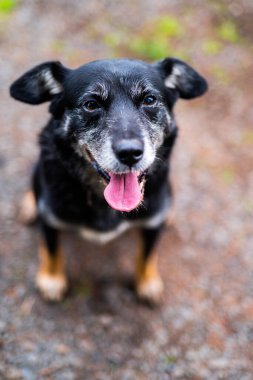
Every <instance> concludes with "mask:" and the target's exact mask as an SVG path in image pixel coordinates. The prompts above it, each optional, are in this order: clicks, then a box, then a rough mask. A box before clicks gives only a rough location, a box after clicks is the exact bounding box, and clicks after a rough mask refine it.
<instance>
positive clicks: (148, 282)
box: [136, 250, 163, 303]
mask: <svg viewBox="0 0 253 380" xmlns="http://www.w3.org/2000/svg"><path fill="white" fill-rule="evenodd" d="M157 261H158V255H157V252H152V253H151V254H150V257H149V258H148V259H147V260H144V255H143V250H142V251H141V252H140V253H139V255H138V257H137V265H136V291H137V295H138V296H139V297H140V298H141V299H144V300H146V301H149V302H151V303H157V302H159V301H160V300H161V296H162V292H163V282H162V279H161V277H160V274H159V271H158V267H157Z"/></svg>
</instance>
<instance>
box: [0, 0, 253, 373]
mask: <svg viewBox="0 0 253 380" xmlns="http://www.w3.org/2000/svg"><path fill="white" fill-rule="evenodd" d="M252 20H253V2H252V0H240V1H235V0H222V1H221V0H219V1H218V0H217V1H216V0H206V1H202V0H192V1H187V0H156V1H155V2H154V1H150V0H145V1H144V0H139V1H133V0H128V1H124V2H123V1H122V2H120V1H118V2H116V1H112V0H103V1H98V0H94V1H86V0H84V1H78V0H72V1H67V0H62V1H60V0H51V1H49V0H48V1H46V0H0V108H1V112H0V115H1V132H0V133H1V134H0V136H1V137H0V172H1V177H0V220H1V223H0V259H1V268H0V271H1V274H0V292H1V293H0V294H1V298H0V302H1V307H0V378H1V379H4V380H5V379H7V380H9V379H12V380H14V379H15V380H19V379H25V380H52V379H53V380H83V379H92V380H107V379H108V380H111V379H115V380H118V379H120V380H121V379H122V380H136V379H137V380H139V379H140V380H142V379H143V380H144V379H145V380H146V379H148V380H149V379H150V380H156V379H157V380H168V379H182V380H183V379H192V380H199V379H208V380H216V379H229V380H239V379H240V380H251V379H253V223H252V214H253V170H252V167H253V129H252V123H253V103H252V99H253V94H252V87H253V86H252V76H253V75H252V74H253V70H252V62H253V22H252ZM166 56H176V57H179V58H181V59H183V60H186V61H187V62H188V63H190V64H191V65H193V66H194V67H195V68H196V69H197V70H198V71H199V72H200V73H202V75H204V76H205V77H206V78H207V79H208V81H209V85H210V90H209V92H208V93H207V95H205V96H204V97H203V98H200V99H197V100H193V101H190V102H186V101H181V102H179V103H178V104H177V105H176V109H175V111H176V116H177V121H178V125H179V127H180V134H179V138H178V141H177V146H176V149H175V151H174V155H173V162H172V180H173V187H174V192H175V201H174V208H175V220H174V223H173V225H172V226H171V227H170V226H169V225H168V226H167V228H166V231H165V234H164V236H163V238H162V239H161V242H160V243H159V246H158V247H157V249H158V250H159V254H160V267H161V272H162V277H163V278H164V281H165V287H166V289H165V295H164V300H163V303H162V305H161V306H160V307H158V308H156V309H151V308H148V307H147V306H145V305H142V304H140V303H138V302H137V300H136V298H135V295H134V292H133V290H132V288H131V279H132V274H133V268H134V251H135V249H136V248H135V247H136V244H137V236H136V233H135V232H134V231H133V232H130V233H128V234H125V235H124V236H122V238H121V239H120V241H116V242H114V243H112V244H110V245H108V246H106V247H104V248H100V247H95V246H93V245H91V244H88V243H85V242H83V241H81V240H80V239H79V238H78V237H76V236H73V235H71V234H64V236H63V245H64V250H65V252H66V257H67V258H68V263H69V264H68V275H69V277H70V281H71V289H70V293H69V294H68V296H67V297H66V299H65V301H64V302H62V303H61V304H59V305H50V304H46V303H44V302H43V301H42V300H41V299H40V298H39V296H38V295H37V293H36V290H35V288H34V277H35V273H36V267H37V253H36V250H37V242H38V236H37V230H36V228H26V227H23V226H22V225H20V224H19V223H18V221H17V210H18V204H19V202H20V199H21V198H22V195H23V193H24V192H25V190H26V189H27V188H28V186H29V178H30V172H31V168H32V165H33V163H34V161H35V160H36V157H37V155H38V147H37V136H38V134H39V132H40V130H41V128H42V127H43V126H44V125H45V124H46V120H47V118H48V116H47V114H46V112H47V107H48V105H41V106H38V107H30V106H28V105H25V104H21V103H18V102H15V101H14V100H13V99H10V97H9V93H8V91H9V90H8V88H9V86H10V84H11V83H12V81H14V80H15V79H16V78H17V77H18V76H20V75H21V74H22V73H23V72H25V71H26V70H28V69H30V68H31V67H33V66H35V65H36V64H39V63H41V62H43V61H47V60H55V59H56V60H60V61H61V62H62V63H63V64H64V65H66V66H69V67H71V68H75V67H78V66H79V65H81V64H83V63H85V62H87V61H90V60H94V59H101V58H109V57H134V58H140V59H144V60H148V61H153V60H158V59H161V58H164V57H166ZM98 263H99V265H98Z"/></svg>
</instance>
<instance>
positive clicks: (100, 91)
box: [86, 82, 109, 100]
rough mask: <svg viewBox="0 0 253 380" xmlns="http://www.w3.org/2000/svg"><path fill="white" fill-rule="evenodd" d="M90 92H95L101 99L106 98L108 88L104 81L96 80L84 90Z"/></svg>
mask: <svg viewBox="0 0 253 380" xmlns="http://www.w3.org/2000/svg"><path fill="white" fill-rule="evenodd" d="M86 92H87V93H90V94H95V95H98V96H100V97H101V98H102V99H103V100H106V99H107V98H108V95H109V91H108V88H107V86H106V84H105V83H103V82H97V83H93V84H92V85H90V86H89V87H88V89H87V91H86Z"/></svg>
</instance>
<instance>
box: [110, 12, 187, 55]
mask: <svg viewBox="0 0 253 380" xmlns="http://www.w3.org/2000/svg"><path fill="white" fill-rule="evenodd" d="M183 34H184V30H183V27H182V25H181V23H180V22H179V21H178V19H177V17H174V16H171V15H166V16H161V17H159V18H157V19H155V20H154V21H152V23H148V24H146V25H143V26H142V28H141V29H140V30H139V32H138V33H137V34H136V33H135V34H134V35H133V34H132V33H131V31H130V30H128V31H123V30H121V31H117V33H116V32H115V33H109V34H107V35H106V36H105V37H104V42H105V44H106V45H107V46H108V47H110V48H111V49H112V51H113V54H114V55H116V56H120V55H122V50H123V51H127V53H128V54H132V55H134V56H136V57H138V58H143V59H147V60H158V59H161V58H164V57H166V56H168V55H170V54H172V50H173V54H174V55H175V51H176V48H175V42H176V41H177V40H178V39H179V37H181V36H182V35H183ZM176 55H177V56H178V57H181V58H183V56H184V54H183V53H182V51H181V52H176Z"/></svg>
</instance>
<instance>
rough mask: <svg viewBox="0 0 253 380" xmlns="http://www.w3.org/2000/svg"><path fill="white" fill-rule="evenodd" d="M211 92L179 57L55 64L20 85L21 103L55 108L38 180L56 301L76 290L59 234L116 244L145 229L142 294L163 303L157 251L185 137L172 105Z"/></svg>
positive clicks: (44, 248) (44, 278)
mask: <svg viewBox="0 0 253 380" xmlns="http://www.w3.org/2000/svg"><path fill="white" fill-rule="evenodd" d="M206 90H207V83H206V81H205V80H204V78H202V77H201V76H200V75H199V74H198V73H197V72H196V71H195V70H193V69H192V68H191V67H190V66H188V65H187V64H186V63H184V62H182V61H180V60H178V59H174V58H166V59H165V60H163V61H160V62H157V63H154V64H148V63H145V62H142V61H137V60H128V59H122V60H103V61H95V62H91V63H88V64H86V65H84V66H81V67H80V68H78V69H76V70H70V69H67V68H65V67H64V66H62V65H61V64H60V63H59V62H46V63H43V64H41V65H39V66H36V67H35V68H33V69H32V70H30V71H28V72H27V73H25V74H24V75H23V76H22V77H21V78H19V79H18V80H17V81H15V82H14V83H13V85H12V86H11V89H10V91H11V95H12V96H13V97H14V98H15V99H18V100H20V101H22V102H25V103H30V104H40V103H42V102H46V101H50V102H51V103H50V107H49V111H50V113H51V114H52V117H51V119H50V121H49V123H48V124H47V126H46V127H45V128H44V129H43V131H42V133H41V135H40V147H41V154H40V158H39V161H38V163H37V166H36V169H35V172H34V176H33V194H34V196H35V200H36V206H37V207H36V208H37V213H38V216H39V221H40V225H41V230H42V234H43V242H42V243H41V244H40V248H39V254H40V259H41V264H40V268H39V271H38V275H37V286H38V288H39V290H40V291H41V293H42V294H43V296H44V297H45V298H46V299H48V300H58V299H61V298H62V296H63V294H64V292H65V291H66V289H67V280H66V276H65V273H64V268H63V262H62V257H61V252H60V249H59V246H58V239H57V238H58V230H59V229H62V228H69V227H70V228H73V229H75V230H78V231H79V232H80V233H81V234H82V235H83V236H84V237H86V238H90V239H94V240H96V241H100V242H107V241H109V240H110V239H112V238H114V237H116V236H117V235H118V234H120V233H122V232H123V231H125V230H126V229H128V228H129V227H133V226H138V227H139V228H140V229H141V233H142V237H143V247H142V250H141V252H140V256H139V259H138V263H137V270H136V290H137V294H138V295H139V296H140V297H142V298H145V299H148V300H150V301H155V300H157V299H158V298H159V297H160V295H161V292H162V288H163V284H162V281H161V278H160V276H159V273H158V270H157V255H156V254H155V251H154V245H155V242H156V240H157V237H158V236H159V233H160V231H161V229H162V226H163V224H164V221H165V219H166V215H167V211H168V208H169V206H170V204H171V187H170V184H169V182H168V174H169V158H170V155H171V150H172V147H173V145H174V142H175V139H176V135H177V127H176V125H175V121H174V116H173V113H172V109H173V106H174V103H175V102H176V100H177V99H178V98H183V99H191V98H195V97H197V96H200V95H202V94H204V93H205V91H206ZM31 194H32V193H31V192H30V193H29V194H28V195H27V196H26V200H28V201H30V207H31V206H32V201H33V198H32V197H33V196H32V195H31ZM26 204H27V202H26ZM27 205H28V204H27ZM28 206H29V205H28Z"/></svg>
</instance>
